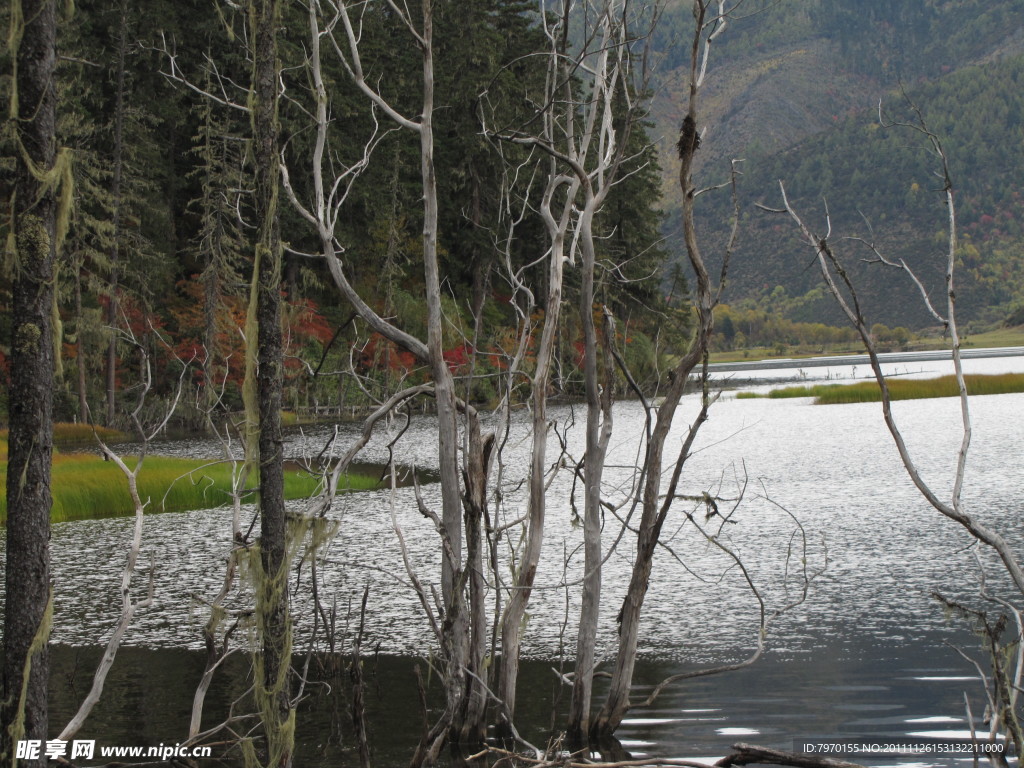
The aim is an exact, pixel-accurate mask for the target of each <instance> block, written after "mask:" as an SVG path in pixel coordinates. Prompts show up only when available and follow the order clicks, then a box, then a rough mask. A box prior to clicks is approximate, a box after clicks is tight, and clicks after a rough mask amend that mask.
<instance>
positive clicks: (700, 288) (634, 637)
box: [594, 0, 727, 738]
mask: <svg viewBox="0 0 1024 768" xmlns="http://www.w3.org/2000/svg"><path fill="white" fill-rule="evenodd" d="M710 5H711V3H710V2H709V0H696V2H695V3H694V14H695V17H696V28H695V32H694V36H693V43H692V48H691V57H690V82H689V105H688V109H687V113H686V118H685V120H684V121H683V126H682V129H681V131H680V138H679V144H678V147H679V157H680V161H681V163H680V168H679V184H680V187H681V188H682V192H683V206H682V214H683V216H682V219H683V239H684V242H685V245H686V253H687V256H688V258H689V260H690V266H691V267H692V268H693V271H694V274H695V276H696V281H697V285H696V297H695V301H694V305H695V306H694V308H695V310H696V314H697V328H696V332H695V334H694V338H693V340H692V342H691V343H690V347H689V349H688V350H687V352H686V354H685V355H683V357H682V358H681V359H680V361H679V362H678V363H677V365H676V367H675V370H674V371H673V375H672V377H671V384H670V385H669V388H668V391H667V392H666V393H665V397H664V399H663V401H662V403H661V406H660V407H659V408H658V418H657V421H656V422H655V425H654V430H653V432H652V434H651V439H650V442H649V443H648V446H647V453H646V456H645V458H644V461H645V465H644V466H645V472H646V475H645V478H644V488H643V511H642V513H641V518H640V526H639V535H638V537H637V538H638V540H637V553H636V560H635V562H634V564H633V573H632V575H631V577H630V582H629V589H628V591H627V592H626V597H625V599H624V600H623V601H622V610H621V612H620V614H619V616H620V624H619V647H618V652H617V654H616V657H615V667H614V669H613V671H612V681H611V685H610V687H609V691H608V697H607V699H605V703H604V706H603V707H602V708H601V712H600V714H599V716H598V719H597V722H596V723H595V724H594V732H595V735H597V736H598V737H599V738H600V737H608V736H611V735H612V734H613V733H614V732H615V730H616V729H617V728H618V727H619V725H620V724H621V723H622V719H623V718H624V717H625V715H626V712H628V711H629V689H630V687H631V686H632V683H633V669H634V667H635V665H636V652H637V643H638V639H639V629H640V614H641V610H642V608H643V604H644V599H645V597H646V596H647V588H648V585H649V583H650V577H651V568H652V566H653V562H654V554H655V551H656V550H657V546H658V539H659V537H660V536H661V529H662V526H663V525H664V522H665V518H666V516H667V514H668V511H669V508H670V505H671V502H672V499H673V497H674V495H675V487H676V484H677V483H678V482H679V477H680V474H681V472H682V469H683V464H684V463H685V462H686V459H687V457H688V454H689V450H690V447H691V445H692V441H693V439H694V437H695V436H696V434H697V430H698V429H699V428H700V426H701V424H703V422H704V421H705V420H706V419H707V409H708V405H709V400H708V396H707V392H706V390H705V393H704V400H703V405H702V408H701V411H700V413H699V414H698V416H697V419H696V420H695V421H694V423H693V425H692V426H691V427H690V431H689V433H688V435H687V438H686V439H685V440H684V442H683V445H682V448H681V450H680V452H679V454H678V455H677V457H676V459H675V463H674V466H673V470H672V476H671V479H670V481H669V486H668V488H667V490H666V491H664V492H663V491H662V488H661V481H662V466H663V462H664V458H665V441H666V439H667V438H668V434H669V430H670V429H671V427H672V420H673V418H674V417H675V413H676V409H677V407H678V405H679V401H680V399H681V398H682V395H683V390H684V388H685V384H686V380H687V378H688V377H689V375H690V373H691V372H692V371H693V369H694V368H695V367H696V366H697V365H698V364H699V363H701V362H702V361H704V360H705V359H706V355H707V351H708V342H709V339H710V338H711V333H712V331H713V329H714V314H713V310H714V306H715V301H716V296H715V294H714V292H713V290H712V286H711V278H710V276H709V274H708V270H707V267H706V265H705V263H704V259H703V256H702V255H701V252H700V248H699V245H698V242H697V229H696V226H695V223H694V201H695V198H696V188H695V187H694V184H693V177H692V166H693V155H694V152H695V151H696V150H697V147H698V146H699V145H700V137H699V134H698V132H697V127H696V126H697V114H698V112H697V102H698V96H699V93H700V87H701V80H702V77H703V70H702V69H701V63H700V62H701V43H702V41H703V40H704V38H703V37H702V35H703V32H704V28H705V18H706V14H707V13H708V7H709V6H710ZM712 34H714V33H712ZM709 44H710V39H708V40H707V41H705V42H704V45H705V48H706V46H707V45H709ZM705 55H706V53H705ZM705 61H706V59H705ZM726 263H727V262H726ZM724 279H725V267H723V271H722V280H723V281H724Z"/></svg>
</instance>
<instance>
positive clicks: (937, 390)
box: [736, 373, 1024, 405]
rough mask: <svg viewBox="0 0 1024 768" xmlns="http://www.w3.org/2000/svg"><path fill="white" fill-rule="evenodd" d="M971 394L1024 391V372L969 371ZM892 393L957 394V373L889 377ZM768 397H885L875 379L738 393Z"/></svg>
mask: <svg viewBox="0 0 1024 768" xmlns="http://www.w3.org/2000/svg"><path fill="white" fill-rule="evenodd" d="M964 382H965V383H966V384H967V392H968V394H970V395H1005V394H1009V393H1012V392H1024V374H1022V373H1001V374H996V375H983V374H968V375H966V376H964ZM887 383H888V385H889V394H890V396H891V397H892V399H893V400H923V399H925V398H930V397H956V396H957V395H958V394H960V390H959V387H958V386H957V383H956V377H955V376H939V377H938V378H934V379H888V380H887ZM759 397H767V398H772V399H777V398H789V397H813V398H814V404H815V405H842V404H844V403H871V402H878V401H879V400H881V399H882V391H881V390H880V389H879V387H878V382H877V381H875V380H874V379H871V380H869V381H860V382H857V383H856V384H815V385H812V386H797V387H782V388H781V389H773V390H772V391H770V392H768V393H760V392H739V393H737V395H736V398H737V399H741V400H743V399H748V398H759Z"/></svg>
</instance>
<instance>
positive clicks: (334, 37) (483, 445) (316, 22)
mask: <svg viewBox="0 0 1024 768" xmlns="http://www.w3.org/2000/svg"><path fill="white" fill-rule="evenodd" d="M386 6H387V8H388V9H389V11H390V12H391V13H392V14H393V15H394V17H395V19H396V23H398V24H399V25H400V26H401V27H403V28H404V29H405V30H406V31H407V32H408V34H409V36H410V40H411V41H412V42H413V44H414V45H415V46H416V47H417V48H418V49H419V51H420V54H421V58H422V80H421V88H422V100H421V105H422V106H421V110H420V113H419V116H418V118H417V119H412V118H409V117H406V116H405V115H403V114H402V113H401V112H400V111H399V110H397V109H396V108H395V107H394V106H393V105H392V104H391V103H389V102H388V100H387V99H386V98H385V97H384V96H383V95H382V93H381V91H380V90H379V89H378V88H377V86H376V84H371V83H370V82H369V81H368V80H367V75H366V72H365V71H364V68H363V63H362V57H361V53H360V39H361V30H362V14H364V13H366V11H367V5H366V4H363V3H359V4H356V3H349V2H346V1H345V0H328V1H326V2H323V3H321V2H312V3H310V4H309V30H310V50H311V53H310V56H309V69H310V73H311V76H312V80H313V83H314V89H315V96H316V111H315V123H316V131H317V133H316V142H315V148H314V152H313V158H312V167H311V171H312V177H313V186H314V192H313V200H312V201H311V202H310V203H309V204H305V203H303V202H301V201H300V200H299V199H298V197H297V195H296V194H295V192H294V189H293V188H292V186H291V184H290V181H289V176H288V174H287V171H286V172H285V176H284V184H285V189H286V191H287V192H288V195H289V198H290V199H291V201H292V203H293V205H295V206H296V208H297V210H298V211H299V212H300V214H301V215H302V216H303V217H304V218H305V219H306V220H307V221H308V222H310V224H311V225H312V226H313V227H314V228H315V230H316V232H317V235H318V238H319V241H320V247H321V257H322V258H323V260H324V262H325V263H326V265H327V267H328V269H329V271H330V274H331V277H332V279H333V281H334V284H335V286H336V287H337V288H338V290H339V292H340V293H341V294H342V295H343V296H344V298H345V299H346V300H348V301H349V303H350V304H351V305H352V308H353V309H354V310H355V311H356V312H357V313H358V314H359V316H360V318H361V319H362V320H363V321H364V322H366V323H367V324H368V325H369V326H370V327H371V328H372V329H373V330H374V331H376V332H378V333H380V334H381V335H383V336H384V337H385V338H387V339H389V340H390V341H392V342H394V343H395V344H397V345H399V346H400V347H402V348H403V349H406V350H407V351H408V352H410V353H412V354H413V355H414V356H415V357H416V358H418V359H419V360H421V361H422V362H423V363H424V364H426V365H427V366H428V367H429V369H430V374H431V379H432V381H433V386H432V396H433V398H434V401H435V407H436V413H437V421H438V427H437V431H438V460H439V465H440V479H441V514H440V515H439V516H438V515H432V516H431V517H432V519H433V520H434V522H435V527H436V529H437V532H438V534H439V536H440V538H441V543H442V553H443V554H442V565H441V591H442V603H443V613H444V616H443V622H442V624H441V629H442V632H441V657H442V659H443V665H444V669H443V679H444V684H445V691H446V706H445V710H444V712H443V714H442V715H441V717H440V718H439V719H438V721H437V722H436V723H435V724H434V726H433V727H432V728H431V730H430V733H429V734H428V735H427V737H426V739H425V740H424V743H423V744H422V745H421V748H420V750H419V752H418V754H417V756H416V758H414V762H424V761H427V762H432V761H433V760H434V759H436V756H437V754H438V752H439V751H440V749H441V747H442V746H443V744H444V743H445V742H446V740H447V739H448V738H449V736H450V737H451V738H453V739H455V740H457V739H459V738H461V735H462V734H463V733H464V731H465V730H466V728H470V729H476V730H479V728H478V727H476V726H474V725H473V724H472V723H469V724H467V723H466V722H465V721H466V717H467V704H466V702H467V701H469V700H471V699H472V698H473V697H472V688H473V686H474V685H475V682H474V678H473V677H472V676H471V675H467V671H468V672H470V673H473V674H477V673H479V672H480V671H481V670H480V669H479V668H474V667H476V666H477V664H482V663H483V660H482V656H480V655H479V654H476V655H474V656H473V658H472V659H471V656H470V648H471V645H472V646H474V647H483V644H484V643H485V642H486V635H485V632H484V631H483V629H484V628H482V627H480V626H479V625H478V624H477V625H476V634H477V636H476V637H472V638H471V632H472V629H471V627H470V616H469V609H468V607H467V603H466V598H465V592H466V589H467V583H468V584H469V588H470V591H471V592H473V591H475V590H476V589H479V588H480V586H481V584H480V582H479V581H476V580H473V579H471V568H469V567H467V565H466V563H465V562H464V559H463V540H464V531H463V511H464V500H463V492H462V485H461V484H460V480H461V477H460V476H461V475H462V474H463V473H464V474H465V476H466V487H467V495H466V501H465V509H466V512H467V519H468V520H469V523H468V524H469V525H470V526H472V531H471V537H470V538H468V539H466V541H467V545H468V547H469V550H468V553H467V554H468V559H469V560H473V559H474V558H475V556H476V553H477V551H478V549H477V547H479V536H478V532H479V528H478V525H477V524H476V522H474V521H475V520H477V519H478V517H479V515H480V507H481V503H482V499H483V498H484V497H485V496H486V486H487V475H488V473H489V460H488V445H489V444H490V443H491V441H492V439H493V438H491V436H489V435H488V436H484V435H482V434H481V432H480V427H479V422H478V417H477V414H476V411H475V410H474V409H473V408H471V407H469V406H468V405H465V404H460V403H459V402H458V398H457V395H456V388H455V381H454V378H453V375H452V372H451V370H450V369H449V367H448V363H447V361H446V360H445V358H444V347H445V345H444V327H445V323H444V317H443V316H442V308H441V298H442V293H441V280H440V270H439V265H438V253H437V219H438V200H437V180H436V175H435V168H434V156H433V155H434V123H433V120H434V51H433V18H434V17H433V3H432V1H431V0H423V2H422V4H421V8H420V13H419V18H418V19H416V18H414V17H413V16H412V14H411V12H410V11H409V9H408V8H407V7H404V6H402V7H400V6H399V5H398V4H396V3H395V2H393V1H392V0H386ZM324 43H326V44H327V45H328V46H329V47H330V48H331V50H332V51H333V53H334V55H335V57H336V58H337V60H338V62H339V63H340V64H341V66H342V67H343V69H344V71H345V72H346V73H347V74H348V75H349V77H350V79H351V82H352V83H353V84H354V85H355V86H356V87H357V88H358V89H359V91H361V92H362V93H363V94H364V95H365V96H366V98H367V99H368V100H369V103H370V105H371V106H372V108H373V109H375V110H379V111H380V112H382V113H383V114H385V115H386V116H387V117H388V118H389V119H390V120H391V121H393V122H394V124H395V125H396V126H397V127H398V129H399V130H402V131H408V132H409V133H411V134H412V135H414V136H416V137H417V138H418V140H419V146H420V176H421V183H422V188H423V233H422V244H423V257H422V261H423V275H424V283H425V302H426V307H427V338H426V340H421V339H418V338H416V337H414V336H412V335H411V334H409V333H407V332H405V331H404V330H402V329H401V328H399V327H397V326H396V325H394V324H393V323H391V322H389V321H387V320H385V319H384V318H382V317H381V316H380V315H378V314H377V313H376V312H375V311H374V310H373V309H372V308H371V307H370V306H369V305H368V304H367V303H366V301H364V300H363V298H362V297H361V296H359V295H358V293H357V292H356V291H355V290H354V288H353V287H352V285H351V284H350V282H349V280H348V279H347V277H346V275H345V272H344V266H343V261H342V254H343V252H344V249H343V247H341V245H340V243H339V242H338V241H337V238H336V236H335V231H334V225H335V223H336V221H337V215H338V211H339V210H340V206H341V204H342V203H343V202H344V199H345V196H346V195H347V192H348V189H349V188H350V185H351V182H352V181H353V180H354V178H355V177H356V176H357V175H358V172H359V170H360V169H361V167H362V164H365V161H366V160H367V159H368V157H369V153H370V151H371V150H372V147H373V145H374V143H375V140H374V138H372V137H371V139H370V140H369V141H368V142H367V145H366V147H367V148H366V153H365V154H364V160H363V161H362V164H361V163H356V164H355V165H354V166H349V167H347V168H345V169H344V170H343V171H342V172H341V173H339V174H337V175H336V176H335V178H334V179H333V181H332V182H331V183H328V181H327V176H326V171H325V166H324V154H325V151H326V148H327V144H328V132H329V129H330V120H329V118H328V94H327V92H326V89H325V87H324V81H323V76H322V74H321V59H320V56H321V46H322V45H323V44H324ZM460 408H461V412H462V414H463V416H464V418H465V419H466V434H467V435H468V436H469V437H468V444H467V446H466V447H467V451H466V463H465V465H464V470H463V472H460V461H459V457H458V451H459V447H460V439H459V430H458V422H459V411H460ZM424 511H425V512H429V510H426V509H425V510H424ZM474 585H476V586H474ZM472 601H473V596H472V595H471V597H470V602H472Z"/></svg>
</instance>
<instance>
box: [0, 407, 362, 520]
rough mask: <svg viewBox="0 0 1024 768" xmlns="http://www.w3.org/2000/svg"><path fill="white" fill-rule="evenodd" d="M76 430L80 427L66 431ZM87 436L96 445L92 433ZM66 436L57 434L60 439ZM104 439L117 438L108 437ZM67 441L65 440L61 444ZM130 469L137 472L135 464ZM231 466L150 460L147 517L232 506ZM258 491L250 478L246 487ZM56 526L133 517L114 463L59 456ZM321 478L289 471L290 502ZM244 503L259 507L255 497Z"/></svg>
mask: <svg viewBox="0 0 1024 768" xmlns="http://www.w3.org/2000/svg"><path fill="white" fill-rule="evenodd" d="M61 426H72V427H74V426H75V425H61ZM86 430H88V436H89V439H90V440H91V439H92V432H91V429H89V428H88V427H86ZM58 431H62V430H57V429H55V433H56V432H58ZM104 437H105V438H107V437H113V435H104ZM61 438H63V439H61ZM61 438H58V439H59V440H60V442H62V444H64V445H68V444H71V443H74V442H75V438H74V436H73V435H64V434H62V435H61ZM125 463H126V464H127V465H128V466H129V467H131V468H134V466H135V459H134V458H126V460H125ZM231 474H232V466H231V464H230V463H227V462H220V463H215V462H212V461H203V460H199V459H180V458H170V457H166V456H155V455H150V456H147V457H146V460H145V463H144V464H143V467H142V471H141V472H140V473H139V496H140V497H141V499H142V500H143V502H145V501H147V500H149V504H148V505H147V506H146V512H147V513H151V512H183V511H185V510H190V509H211V508H213V507H219V506H223V505H225V504H228V503H229V502H230V491H231ZM256 485H257V479H256V478H255V477H250V478H249V481H248V483H247V487H249V488H253V487H255V486H256ZM51 486H52V492H53V506H52V508H51V509H50V520H51V521H52V522H55V523H56V522H66V521H68V520H87V519H92V518H101V517H119V516H124V515H131V514H134V512H135V508H134V506H133V505H132V500H131V497H130V496H129V494H128V481H127V480H126V478H125V476H124V473H123V472H121V470H120V469H119V468H118V466H117V465H116V464H115V463H114V462H112V461H104V460H103V458H102V457H100V456H96V455H94V454H86V453H70V454H68V453H56V452H55V454H54V457H53V474H52V479H51ZM319 487H320V478H319V477H318V476H316V475H312V474H310V473H309V472H306V471H305V470H302V469H300V468H298V467H295V466H286V468H285V498H288V499H301V498H304V497H307V496H311V495H313V494H314V493H316V492H317V491H318V490H319ZM338 487H339V488H340V489H345V490H369V489H372V488H376V487H378V481H377V479H376V478H374V477H369V476H367V475H360V474H350V475H348V476H347V478H342V480H341V481H340V483H339V486H338ZM243 501H247V502H251V501H255V495H254V494H252V493H250V494H249V495H248V496H247V497H246V498H244V499H243ZM6 524H7V434H6V431H3V432H0V525H6Z"/></svg>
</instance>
